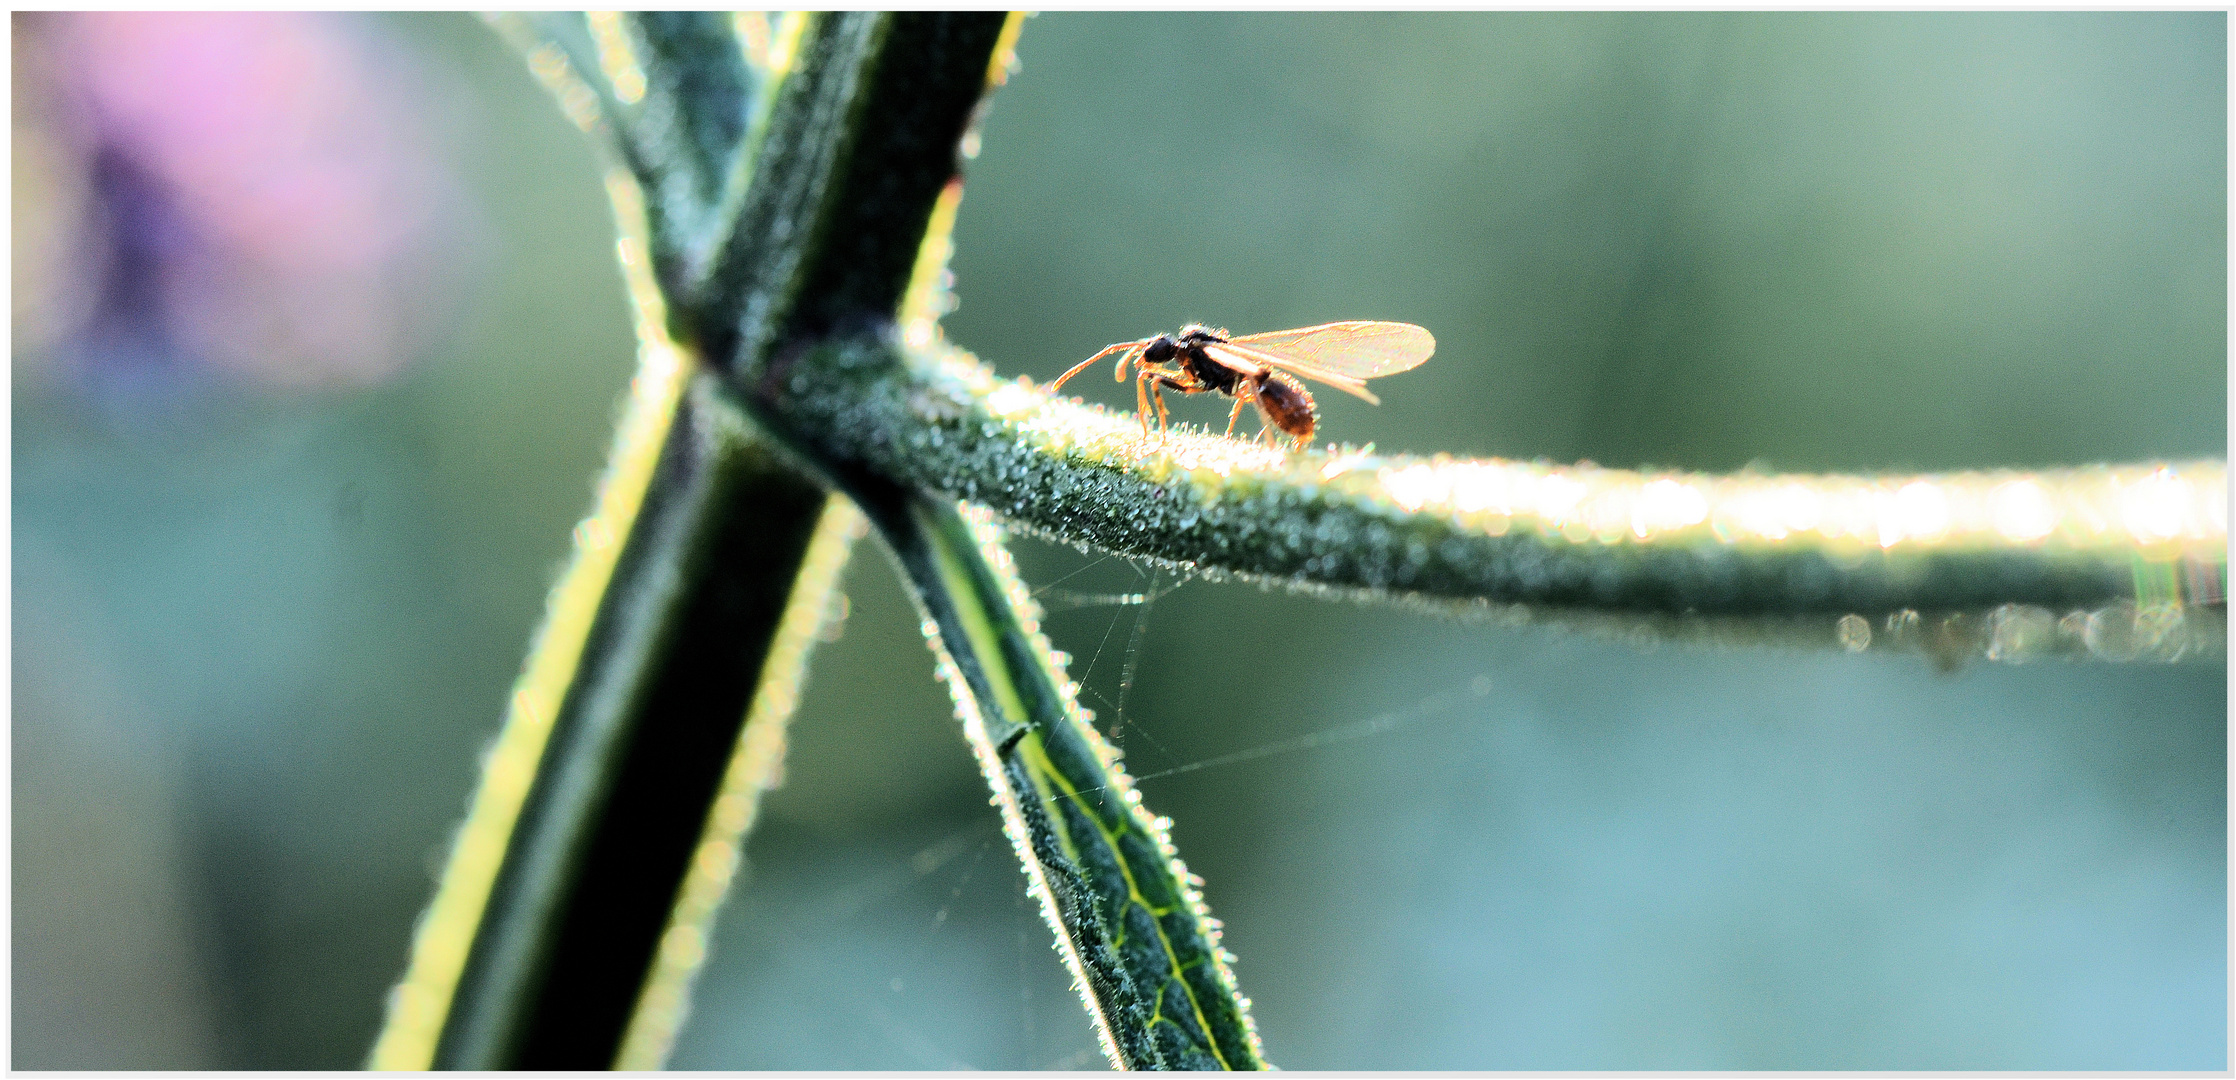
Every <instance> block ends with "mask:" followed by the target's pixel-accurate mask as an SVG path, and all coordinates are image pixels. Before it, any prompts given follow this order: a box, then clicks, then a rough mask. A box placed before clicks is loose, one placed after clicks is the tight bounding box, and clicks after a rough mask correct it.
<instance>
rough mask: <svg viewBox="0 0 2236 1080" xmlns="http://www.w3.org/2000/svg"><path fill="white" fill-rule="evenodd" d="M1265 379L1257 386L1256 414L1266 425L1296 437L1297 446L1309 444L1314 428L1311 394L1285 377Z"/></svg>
mask: <svg viewBox="0 0 2236 1080" xmlns="http://www.w3.org/2000/svg"><path fill="white" fill-rule="evenodd" d="M1268 376H1269V377H1268V378H1267V379H1266V381H1265V382H1263V383H1261V384H1259V386H1258V411H1259V412H1260V413H1261V414H1263V415H1264V416H1265V418H1266V423H1268V424H1272V425H1273V426H1274V427H1277V428H1280V429H1281V430H1282V431H1283V432H1284V433H1286V434H1288V435H1290V436H1291V437H1293V438H1295V439H1296V440H1297V445H1298V446H1303V445H1304V444H1306V443H1309V442H1311V441H1312V430H1313V428H1314V426H1315V423H1314V420H1313V416H1312V395H1310V394H1307V393H1305V392H1304V387H1302V386H1299V385H1298V384H1297V382H1296V381H1295V380H1294V379H1291V378H1289V377H1288V376H1286V375H1282V374H1280V373H1278V372H1270V373H1268Z"/></svg>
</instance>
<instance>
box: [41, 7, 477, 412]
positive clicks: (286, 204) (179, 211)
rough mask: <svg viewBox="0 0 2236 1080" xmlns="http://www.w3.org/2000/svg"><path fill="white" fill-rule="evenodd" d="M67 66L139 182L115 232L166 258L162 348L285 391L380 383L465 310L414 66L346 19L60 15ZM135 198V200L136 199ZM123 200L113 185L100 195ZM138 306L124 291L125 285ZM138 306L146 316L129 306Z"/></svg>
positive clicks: (92, 116) (160, 271)
mask: <svg viewBox="0 0 2236 1080" xmlns="http://www.w3.org/2000/svg"><path fill="white" fill-rule="evenodd" d="M58 18H59V19H60V20H61V21H60V25H58V26H57V27H56V29H57V31H58V33H57V34H56V37H57V39H58V40H57V42H56V45H57V47H58V48H59V49H60V50H61V51H62V52H63V53H64V54H65V55H66V57H67V62H65V63H64V64H62V65H60V70H61V71H62V72H64V73H65V78H68V79H69V80H70V81H72V82H73V83H75V84H76V89H77V90H78V92H79V94H80V97H81V100H82V102H83V104H84V105H85V107H86V110H85V111H86V113H87V114H88V115H87V117H86V119H87V120H88V121H89V122H90V126H91V128H92V129H93V130H92V131H91V132H89V133H87V134H86V135H85V136H83V137H82V141H84V142H85V143H87V144H89V145H92V146H95V147H100V146H106V147H109V148H111V149H113V151H114V152H115V153H118V154H120V155H121V156H122V157H123V158H124V159H125V161H126V162H128V163H129V166H130V167H131V168H133V169H134V170H135V171H137V172H138V173H140V174H142V176H143V177H144V180H145V181H146V182H145V183H144V184H142V185H128V186H127V189H126V191H125V193H124V194H123V195H122V196H120V197H122V198H127V199H130V198H135V197H138V198H147V199H153V200H159V201H161V202H162V203H164V204H165V205H164V206H162V207H161V208H160V211H159V212H154V213H151V212H147V211H145V210H140V211H138V212H134V209H133V208H121V209H120V208H111V209H112V212H111V213H109V214H108V215H106V216H107V218H108V220H109V222H110V227H111V228H112V229H125V228H150V226H149V222H151V221H160V220H162V219H164V218H169V219H171V221H172V222H173V223H175V224H176V225H177V226H178V230H177V231H178V232H179V233H180V236H181V238H182V239H179V240H171V239H167V238H158V237H152V236H122V235H117V236H112V237H110V242H111V243H113V244H120V245H131V244H141V245H154V252H153V261H154V264H155V267H156V269H155V270H154V273H155V274H156V275H158V277H159V280H158V281H156V282H155V283H154V285H153V288H152V289H147V290H143V291H142V293H140V294H131V295H152V296H154V297H155V298H156V299H155V300H154V301H153V303H154V304H155V305H156V306H158V307H160V309H161V310H159V311H135V312H130V313H129V314H130V315H131V316H132V317H133V318H136V319H139V320H147V321H152V322H159V323H160V324H161V326H160V330H159V332H158V333H157V334H156V336H158V337H160V338H162V339H165V340H167V341H168V342H170V343H172V344H173V345H174V346H175V347H178V348H180V349H182V350H184V351H186V352H188V353H191V354H193V355H194V356H196V357H198V358H199V359H201V360H203V361H206V362H208V363H210V364H212V365H214V366H217V367H220V368H225V369H229V370H232V371H234V372H236V373H239V374H241V375H245V376H248V377H251V378H254V379H258V380H262V381H269V382H274V383H280V384H290V385H315V384H333V383H343V384H353V383H368V382H372V381H376V380H379V379H381V378H383V377H385V376H387V375H389V374H391V373H393V372H394V371H395V370H396V369H397V368H399V367H400V366H402V365H403V364H404V362H405V361H406V360H408V359H409V358H410V356H411V355H412V354H413V353H414V352H416V351H418V350H420V349H423V348H424V347H426V346H427V345H428V344H431V340H430V335H431V333H432V331H433V329H434V328H436V327H440V326H442V325H444V324H446V323H447V322H448V321H449V318H448V316H449V315H450V314H452V313H453V312H454V310H455V307H456V297H455V293H456V292H457V290H456V289H455V288H450V287H446V285H448V284H450V283H451V282H454V280H455V271H454V270H453V269H452V267H454V265H455V264H456V263H457V262H459V261H460V258H459V257H460V256H461V254H462V252H461V250H460V249H461V246H462V242H461V240H460V236H461V235H462V231H461V230H460V229H459V228H458V227H457V226H458V225H459V224H460V221H461V219H462V218H465V217H467V215H466V214H465V213H464V204H463V194H462V192H461V190H460V188H459V185H458V184H457V182H456V180H455V179H454V178H453V177H452V176H451V175H450V173H449V171H448V170H447V169H446V168H445V167H444V165H443V163H442V162H441V160H440V159H439V157H438V156H437V148H436V147H435V146H434V144H433V140H432V139H430V138H429V137H428V134H427V133H426V131H425V130H424V129H423V128H422V127H421V125H419V124H418V123H417V122H415V121H416V118H415V117H414V116H413V115H412V112H411V109H410V105H411V102H409V101H408V100H407V97H406V95H407V93H408V91H409V90H410V89H416V87H417V85H418V80H417V79H416V78H415V77H414V73H413V72H412V71H411V70H410V65H409V64H408V63H403V62H401V61H402V60H403V59H404V58H401V57H395V56H388V55H381V54H382V53H384V52H394V51H397V50H394V49H392V48H391V49H382V48H381V46H382V45H383V43H382V42H379V41H377V40H371V35H369V34H367V33H364V32H362V29H363V24H354V23H352V22H351V21H349V20H347V19H344V18H342V17H337V16H330V15H305V14H286V13H228V14H184V13H127V12H94V13H83V14H75V15H68V16H60V17H58ZM133 187H137V188H138V189H139V193H138V194H134V192H133V190H132V188H133ZM104 194H105V195H111V196H114V195H115V192H104ZM125 292H127V293H129V292H130V291H129V290H125ZM123 302H126V303H133V302H139V303H146V302H147V301H146V300H144V299H141V300H137V301H135V300H131V299H127V300H125V301H123Z"/></svg>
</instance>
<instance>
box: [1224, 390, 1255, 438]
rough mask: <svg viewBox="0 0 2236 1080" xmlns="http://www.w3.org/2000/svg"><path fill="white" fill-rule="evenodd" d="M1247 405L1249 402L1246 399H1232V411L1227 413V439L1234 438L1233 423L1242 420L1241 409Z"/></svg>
mask: <svg viewBox="0 0 2236 1080" xmlns="http://www.w3.org/2000/svg"><path fill="white" fill-rule="evenodd" d="M1248 404H1250V402H1249V401H1248V400H1246V399H1243V398H1239V397H1238V398H1236V399H1234V409H1233V411H1231V412H1229V413H1227V436H1228V437H1229V438H1232V437H1234V422H1235V421H1237V420H1240V419H1242V407H1243V406H1244V405H1248Z"/></svg>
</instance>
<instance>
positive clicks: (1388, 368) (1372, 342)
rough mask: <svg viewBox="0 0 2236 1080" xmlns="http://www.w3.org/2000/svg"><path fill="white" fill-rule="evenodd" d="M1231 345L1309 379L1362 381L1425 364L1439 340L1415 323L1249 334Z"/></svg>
mask: <svg viewBox="0 0 2236 1080" xmlns="http://www.w3.org/2000/svg"><path fill="white" fill-rule="evenodd" d="M1229 344H1233V345H1239V346H1241V347H1242V348H1244V349H1247V350H1249V351H1250V352H1252V353H1257V354H1263V355H1265V356H1267V357H1270V358H1271V359H1273V360H1274V361H1276V362H1278V364H1279V366H1281V367H1284V368H1287V369H1289V370H1290V371H1293V372H1295V373H1296V374H1298V375H1302V376H1304V377H1306V378H1309V379H1322V380H1323V381H1328V380H1326V379H1325V378H1324V377H1325V376H1327V375H1334V376H1338V377H1339V378H1344V379H1349V380H1350V381H1353V382H1358V381H1362V380H1366V379H1374V378H1380V377H1381V376H1384V375H1394V374H1396V373H1398V372H1400V371H1407V370H1410V369H1412V368H1415V367H1418V366H1420V363H1421V361H1423V360H1427V359H1428V358H1429V356H1430V355H1431V354H1433V353H1435V352H1436V338H1434V337H1432V336H1430V334H1429V332H1428V331H1426V330H1423V329H1421V328H1420V327H1418V326H1415V325H1413V324H1412V323H1401V322H1365V321H1360V322H1335V323H1324V324H1322V325H1320V326H1307V327H1304V328H1302V329H1299V330H1275V331H1273V332H1271V333H1266V334H1244V335H1243V336H1241V337H1238V338H1234V339H1232V340H1231V341H1230V342H1229Z"/></svg>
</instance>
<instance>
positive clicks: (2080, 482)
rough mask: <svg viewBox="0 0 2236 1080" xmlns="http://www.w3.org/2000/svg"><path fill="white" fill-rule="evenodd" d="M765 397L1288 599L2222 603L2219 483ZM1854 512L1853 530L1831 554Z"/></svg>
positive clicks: (838, 444)
mask: <svg viewBox="0 0 2236 1080" xmlns="http://www.w3.org/2000/svg"><path fill="white" fill-rule="evenodd" d="M754 390H755V391H756V393H757V394H758V405H759V407H760V410H761V412H762V414H763V415H765V416H768V417H770V418H771V419H770V421H769V422H770V423H771V424H772V426H776V427H779V428H781V429H783V430H785V431H786V432H787V433H788V435H789V437H790V438H791V439H793V440H795V441H797V442H799V443H802V444H805V445H806V446H807V447H808V448H809V453H811V454H812V456H814V457H816V458H817V459H818V460H821V461H826V462H833V463H838V464H839V466H840V467H851V468H853V469H856V470H859V471H861V472H864V473H870V474H875V475H877V476H880V477H884V478H887V479H889V480H891V481H892V482H894V483H897V484H901V485H904V486H907V487H911V488H914V489H917V490H923V491H935V492H939V493H941V494H944V495H948V496H951V497H954V498H959V499H963V500H965V501H970V502H976V503H980V504H983V505H985V506H987V507H989V508H991V509H992V510H994V511H995V512H996V513H997V514H999V515H1001V516H1002V517H1003V518H1004V519H1005V520H1007V521H1009V522H1011V523H1012V524H1015V525H1021V526H1024V527H1028V528H1031V529H1033V530H1035V531H1038V532H1041V533H1043V534H1046V535H1049V536H1052V537H1054V538H1057V539H1059V540H1063V541H1068V542H1084V543H1088V544H1093V545H1095V546H1098V547H1101V548H1105V549H1108V550H1112V551H1117V552H1121V553H1124V554H1127V555H1131V556H1140V557H1147V558H1151V559H1156V560H1160V561H1164V562H1167V563H1171V564H1178V565H1184V566H1187V567H1189V568H1191V569H1193V570H1196V571H1198V572H1211V573H1221V572H1224V573H1230V574H1235V575H1239V576H1243V577H1246V578H1250V579H1255V580H1261V581H1268V582H1274V583H1280V584H1285V585H1291V586H1298V587H1306V588H1315V587H1316V588H1327V589H1336V590H1340V591H1348V592H1356V593H1368V594H1375V595H1383V596H1410V597H1414V598H1421V599H1427V600H1441V601H1458V602H1478V601H1480V602H1491V603H1499V604H1514V603H1522V604H1530V605H1538V606H1542V607H1545V608H1548V609H1555V610H1559V609H1567V610H1579V611H1596V612H1604V613H1630V614H1635V615H1643V616H1675V615H1687V614H1691V615H1703V616H1736V617H1786V616H1796V615H1813V614H1821V615H1823V616H1826V617H1827V618H1826V620H1825V625H1826V628H1827V630H1828V631H1829V628H1830V625H1831V618H1833V617H1837V616H1840V615H1844V614H1860V615H1862V616H1866V617H1879V616H1885V615H1888V614H1893V613H1899V612H1902V611H1904V610H1914V611H1921V612H1928V613H1930V612H1946V611H1965V610H1977V611H1985V610H1988V609H1993V608H1996V607H1998V606H2001V605H2035V606H2040V607H2043V608H2046V609H2056V610H2058V611H2059V613H2061V614H2062V613H2063V610H2064V609H2067V608H2076V607H2080V608H2086V607H2092V606H2098V605H2105V604H2110V603H2114V602H2118V601H2121V600H2127V601H2133V602H2138V603H2146V604H2147V603H2150V602H2158V603H2172V604H2187V605H2200V604H2202V605H2217V604H2220V603H2221V602H2222V595H2223V590H2222V586H2221V580H2222V573H2223V571H2224V570H2225V566H2226V554H2225V545H2226V535H2227V526H2226V500H2225V483H2226V469H2225V466H2224V465H2223V464H2222V463H2220V462H2188V463H2175V464H2170V465H2158V464H2156V463H2153V464H2146V465H2140V466H2125V467H2097V468H2091V469H2072V470H2043V471H2039V472H2033V473H2016V472H2001V473H1972V474H1965V473H1960V474H1942V475H1931V476H1911V477H1884V476H1857V477H1842V476H1756V475H1752V474H1740V475H1736V476H1715V475H1707V474H1685V473H1670V474H1642V473H1636V472H1626V471H1623V470H1609V469H1599V468H1596V467H1592V466H1577V467H1561V466H1548V465H1544V464H1541V463H1540V464H1529V463H1518V462H1501V461H1465V460H1453V459H1449V458H1443V457H1439V458H1434V459H1426V458H1414V457H1406V456H1401V455H1379V454H1374V453H1372V452H1367V451H1358V450H1334V451H1318V450H1315V451H1305V452H1286V451H1280V450H1274V449H1270V448H1267V447H1263V446H1252V445H1250V444H1246V443H1242V442H1240V441H1237V440H1232V439H1222V438H1218V437H1215V436H1211V435H1207V434H1197V433H1192V432H1186V431H1181V430H1174V431H1172V432H1170V433H1168V434H1163V435H1159V434H1154V433H1152V434H1149V435H1146V436H1145V435H1143V434H1142V433H1141V431H1140V429H1139V427H1138V422H1137V420H1136V418H1134V417H1132V416H1130V415H1114V414H1111V413H1108V412H1105V411H1104V410H1102V409H1100V408H1097V407H1093V406H1083V405H1080V404H1078V403H1077V402H1075V401H1070V400H1065V399H1062V398H1058V397H1056V396H1054V395H1051V394H1048V393H1047V392H1045V391H1044V390H1043V389H1042V388H1040V387H1038V386H1035V385H1032V384H1029V383H1026V382H1023V381H1005V380H1001V379H998V378H996V377H995V376H994V375H993V374H992V373H991V372H990V371H989V370H988V369H987V368H986V367H985V366H984V365H982V364H980V363H979V362H978V361H977V360H976V359H975V358H972V357H970V356H969V355H967V354H964V353H962V352H960V351H959V350H954V349H951V348H935V349H931V350H924V351H910V350H906V349H903V348H902V347H900V346H898V345H896V344H894V343H893V342H891V341H890V340H887V339H881V338H877V337H871V336H857V337H854V338H850V339H846V340H835V341H832V342H828V343H826V344H825V345H823V346H821V347H820V348H818V349H815V350H813V351H811V352H807V353H804V354H802V355H800V356H799V357H797V358H796V359H794V360H793V361H792V362H791V364H790V365H789V367H787V368H786V369H785V371H784V372H783V376H782V377H781V378H774V377H772V378H764V379H762V380H760V381H758V382H756V383H755V384H754ZM1656 485H1659V486H1656ZM1556 497H1561V500H1562V501H1560V502H1559V504H1558V506H1554V505H1553V504H1554V502H1555V499H1556ZM1656 500H1659V501H1658V502H1657V501H1656ZM1803 503H1806V504H1807V505H1809V506H1813V507H1820V508H1821V509H1820V510H1812V511H1811V513H1812V514H1815V515H1817V516H1816V518H1813V519H1812V520H1819V519H1821V523H1820V524H1819V525H1816V526H1812V528H1813V529H1814V531H1811V530H1804V529H1798V528H1797V529H1793V530H1792V534H1791V535H1785V534H1783V533H1780V534H1777V535H1771V534H1770V533H1769V532H1767V531H1765V530H1761V529H1757V527H1756V526H1757V521H1756V519H1757V518H1762V517H1766V516H1767V517H1770V518H1773V519H1775V520H1777V521H1779V522H1783V521H1784V520H1785V518H1784V517H1782V516H1781V515H1786V514H1788V513H1789V512H1790V511H1792V510H1794V509H1795V508H1796V507H1797V506H1798V505H1800V504H1803ZM1846 508H1853V509H1855V510H1856V511H1857V512H1858V513H1861V514H1862V515H1864V516H1863V517H1862V519H1861V521H1860V525H1859V527H1858V528H1856V529H1852V530H1850V531H1849V532H1848V533H1846V534H1842V535H1830V533H1829V530H1830V528H1831V525H1832V523H1833V521H1834V515H1835V513H1836V512H1844V510H1845V509H1846ZM1971 510H1977V511H1978V515H1977V516H1978V518H1979V520H1978V521H1976V522H1975V521H1973V520H1972V519H1970V518H1967V517H1966V516H1965V515H1966V513H1968V512H1969V511H1971ZM2027 515H2032V516H2027ZM1780 527H1781V528H1783V527H1784V526H1783V525H1781V526H1780ZM1889 529H1893V530H1896V531H1895V532H1894V533H1893V534H1892V538H1891V539H1890V538H1889V533H1888V530H1889ZM1903 529H1908V530H1909V532H1903V531H1901V530H1903ZM2157 579H2163V582H2164V585H2163V587H2158V586H2154V585H2152V583H2151V582H2152V581H2153V580H2157ZM2154 589H2155V592H2154Z"/></svg>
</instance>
